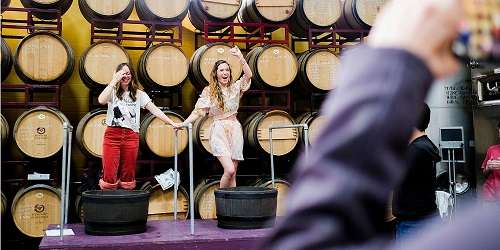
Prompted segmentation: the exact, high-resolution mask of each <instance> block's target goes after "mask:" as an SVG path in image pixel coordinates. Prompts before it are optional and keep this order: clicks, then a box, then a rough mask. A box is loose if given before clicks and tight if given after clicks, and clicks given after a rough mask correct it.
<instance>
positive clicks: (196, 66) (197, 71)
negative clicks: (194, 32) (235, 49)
mask: <svg viewBox="0 0 500 250" xmlns="http://www.w3.org/2000/svg"><path fill="white" fill-rule="evenodd" d="M229 49H231V46H230V45H228V44H225V43H211V44H206V45H203V46H201V47H200V48H198V49H197V50H196V51H195V52H194V54H193V56H192V57H191V61H190V64H189V67H190V74H189V76H190V80H191V83H192V84H193V86H195V88H196V89H197V90H200V91H201V90H202V89H203V88H204V87H205V86H207V85H208V82H209V79H210V72H211V71H212V68H213V66H214V64H215V62H216V61H218V60H226V61H227V62H228V63H229V65H230V67H231V74H232V76H233V81H235V80H237V79H238V78H239V76H240V75H241V72H242V71H243V67H242V65H241V63H240V62H239V60H238V58H236V57H234V56H232V55H231V53H230V52H229Z"/></svg>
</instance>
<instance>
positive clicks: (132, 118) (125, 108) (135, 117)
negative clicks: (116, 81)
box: [106, 89, 151, 132]
mask: <svg viewBox="0 0 500 250" xmlns="http://www.w3.org/2000/svg"><path fill="white" fill-rule="evenodd" d="M111 96H112V97H111V101H110V102H108V112H107V114H106V124H107V125H108V126H113V127H124V128H129V129H132V130H133V131H135V132H139V122H140V116H141V108H144V107H145V106H146V104H148V103H149V102H150V101H151V98H149V96H148V94H146V93H145V92H144V91H142V90H137V98H136V100H135V101H133V100H132V98H130V95H129V91H125V92H124V93H123V95H122V99H121V100H120V99H118V97H116V90H115V89H113V91H112V92H111Z"/></svg>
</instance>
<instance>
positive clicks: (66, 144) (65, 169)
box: [59, 122, 73, 240]
mask: <svg viewBox="0 0 500 250" xmlns="http://www.w3.org/2000/svg"><path fill="white" fill-rule="evenodd" d="M72 131H73V127H72V126H71V125H70V124H68V123H67V122H64V123H63V145H62V147H63V149H62V164H61V165H62V166H61V175H62V176H61V208H60V209H61V211H60V212H61V215H60V216H61V217H60V220H61V221H60V224H59V236H60V238H61V240H62V239H63V237H64V226H65V224H66V223H68V199H69V195H68V193H69V192H68V190H69V180H70V173H71V172H70V171H71V170H70V167H71V137H72Z"/></svg>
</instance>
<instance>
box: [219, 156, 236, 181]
mask: <svg viewBox="0 0 500 250" xmlns="http://www.w3.org/2000/svg"><path fill="white" fill-rule="evenodd" d="M217 159H218V160H219V161H220V163H221V164H222V167H223V168H224V174H223V175H222V178H221V179H220V187H221V188H225V187H234V186H236V168H235V167H234V164H233V161H232V160H231V158H230V157H224V156H218V157H217ZM233 178H234V186H232V184H233Z"/></svg>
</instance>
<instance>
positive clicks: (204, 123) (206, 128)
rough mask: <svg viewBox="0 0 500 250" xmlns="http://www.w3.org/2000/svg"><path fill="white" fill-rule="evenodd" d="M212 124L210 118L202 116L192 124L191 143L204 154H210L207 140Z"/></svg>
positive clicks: (210, 149) (210, 150)
mask: <svg viewBox="0 0 500 250" xmlns="http://www.w3.org/2000/svg"><path fill="white" fill-rule="evenodd" d="M213 122H214V120H213V118H212V117H211V116H204V117H202V118H200V119H198V120H196V121H195V122H194V123H193V134H194V135H193V143H194V144H195V145H196V146H197V147H198V149H199V150H200V151H201V152H203V153H205V154H212V148H211V147H210V142H209V140H210V129H211V126H212V123H213Z"/></svg>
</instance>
